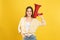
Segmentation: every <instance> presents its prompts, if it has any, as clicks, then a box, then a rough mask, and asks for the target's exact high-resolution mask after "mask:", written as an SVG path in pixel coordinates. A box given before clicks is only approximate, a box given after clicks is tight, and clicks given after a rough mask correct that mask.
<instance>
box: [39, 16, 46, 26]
mask: <svg viewBox="0 0 60 40" xmlns="http://www.w3.org/2000/svg"><path fill="white" fill-rule="evenodd" d="M39 16H40V18H41V26H45V25H46V21H45V19H44V17H43V15H39Z"/></svg>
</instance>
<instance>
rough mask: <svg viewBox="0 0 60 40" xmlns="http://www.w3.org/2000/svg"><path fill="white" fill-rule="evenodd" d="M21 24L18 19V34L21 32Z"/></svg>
mask: <svg viewBox="0 0 60 40" xmlns="http://www.w3.org/2000/svg"><path fill="white" fill-rule="evenodd" d="M21 22H22V18H21V19H20V21H19V24H18V33H20V32H21Z"/></svg>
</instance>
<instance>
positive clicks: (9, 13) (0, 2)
mask: <svg viewBox="0 0 60 40" xmlns="http://www.w3.org/2000/svg"><path fill="white" fill-rule="evenodd" d="M35 3H37V4H40V5H42V7H41V8H40V9H39V13H41V12H42V13H43V14H44V18H45V20H46V23H47V25H46V26H44V27H39V28H38V29H37V31H36V36H37V40H60V0H0V40H22V37H21V35H20V34H18V30H17V28H18V24H19V20H20V18H21V17H22V16H24V14H25V9H26V7H27V6H32V7H33V9H34V4H35Z"/></svg>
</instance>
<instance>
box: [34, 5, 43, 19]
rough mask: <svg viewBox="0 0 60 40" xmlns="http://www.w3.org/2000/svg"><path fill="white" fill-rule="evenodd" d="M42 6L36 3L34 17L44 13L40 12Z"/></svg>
mask: <svg viewBox="0 0 60 40" xmlns="http://www.w3.org/2000/svg"><path fill="white" fill-rule="evenodd" d="M40 7H41V5H38V4H35V10H34V18H36V17H37V16H38V15H42V13H38V10H39V8H40Z"/></svg>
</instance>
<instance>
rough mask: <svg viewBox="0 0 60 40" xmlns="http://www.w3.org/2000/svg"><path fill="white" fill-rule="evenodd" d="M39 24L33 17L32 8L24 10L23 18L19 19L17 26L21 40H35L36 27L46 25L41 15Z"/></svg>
mask: <svg viewBox="0 0 60 40" xmlns="http://www.w3.org/2000/svg"><path fill="white" fill-rule="evenodd" d="M39 16H40V18H41V22H40V21H39V20H37V19H36V18H34V17H33V8H32V7H31V6H28V7H27V8H26V13H25V16H24V17H22V18H21V20H20V22H19V25H18V32H19V33H21V35H22V37H23V40H36V36H35V34H34V33H35V31H36V29H37V28H38V26H44V25H46V22H45V20H44V17H43V15H39Z"/></svg>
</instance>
